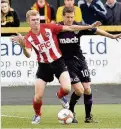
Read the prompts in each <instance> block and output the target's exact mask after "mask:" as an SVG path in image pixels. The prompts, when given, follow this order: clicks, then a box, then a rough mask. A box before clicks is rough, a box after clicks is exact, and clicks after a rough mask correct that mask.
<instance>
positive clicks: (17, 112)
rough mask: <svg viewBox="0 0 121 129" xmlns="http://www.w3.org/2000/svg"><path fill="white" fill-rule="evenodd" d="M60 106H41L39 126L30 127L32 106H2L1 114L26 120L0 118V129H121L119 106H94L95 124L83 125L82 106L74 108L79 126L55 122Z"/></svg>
mask: <svg viewBox="0 0 121 129" xmlns="http://www.w3.org/2000/svg"><path fill="white" fill-rule="evenodd" d="M60 109H61V106H47V105H46V106H43V108H42V111H43V115H42V118H41V123H40V124H39V125H32V124H31V119H32V116H33V114H34V112H33V108H32V106H2V107H1V114H2V115H8V116H19V117H28V118H23V119H20V118H14V117H11V118H10V117H4V116H2V117H1V125H2V128H121V105H120V104H119V105H118V104H117V105H116V104H114V105H94V106H93V111H92V112H93V114H94V118H95V119H96V120H98V121H99V123H96V124H85V123H84V106H83V105H81V106H80V105H78V106H76V114H77V119H78V120H79V124H70V125H61V124H59V123H58V120H57V113H58V112H59V110H60Z"/></svg>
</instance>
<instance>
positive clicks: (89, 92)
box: [84, 87, 91, 95]
mask: <svg viewBox="0 0 121 129" xmlns="http://www.w3.org/2000/svg"><path fill="white" fill-rule="evenodd" d="M84 94H87V95H90V94H91V88H90V87H89V88H85V89H84Z"/></svg>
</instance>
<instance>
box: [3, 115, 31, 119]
mask: <svg viewBox="0 0 121 129" xmlns="http://www.w3.org/2000/svg"><path fill="white" fill-rule="evenodd" d="M1 116H2V117H10V118H12V117H14V118H19V119H30V118H29V117H23V116H9V115H1Z"/></svg>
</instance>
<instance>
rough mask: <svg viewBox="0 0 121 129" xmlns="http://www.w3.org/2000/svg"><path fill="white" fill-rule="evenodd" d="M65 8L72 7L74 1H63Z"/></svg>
mask: <svg viewBox="0 0 121 129" xmlns="http://www.w3.org/2000/svg"><path fill="white" fill-rule="evenodd" d="M64 3H65V6H66V7H73V6H74V0H64Z"/></svg>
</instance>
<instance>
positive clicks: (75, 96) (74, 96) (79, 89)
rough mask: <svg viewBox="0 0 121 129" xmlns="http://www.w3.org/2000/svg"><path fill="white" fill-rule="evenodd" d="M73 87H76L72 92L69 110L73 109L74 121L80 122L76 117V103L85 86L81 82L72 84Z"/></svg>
mask: <svg viewBox="0 0 121 129" xmlns="http://www.w3.org/2000/svg"><path fill="white" fill-rule="evenodd" d="M72 87H73V89H74V92H73V93H72V95H71V98H70V103H69V110H71V111H72V112H73V115H74V119H73V121H72V123H78V120H77V119H76V113H75V111H74V108H75V105H76V103H77V102H78V100H79V98H80V97H81V96H82V95H83V93H84V88H83V86H82V84H81V82H78V83H75V84H72Z"/></svg>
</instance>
